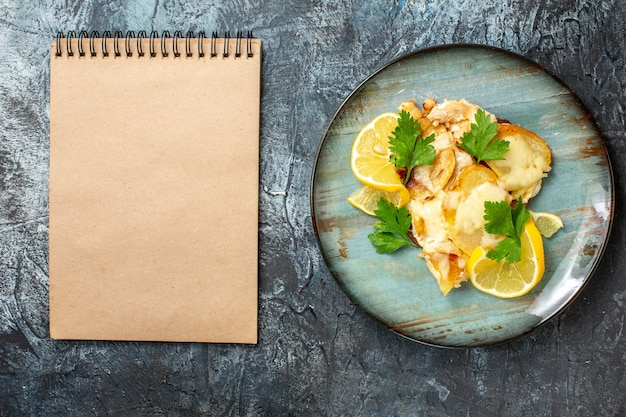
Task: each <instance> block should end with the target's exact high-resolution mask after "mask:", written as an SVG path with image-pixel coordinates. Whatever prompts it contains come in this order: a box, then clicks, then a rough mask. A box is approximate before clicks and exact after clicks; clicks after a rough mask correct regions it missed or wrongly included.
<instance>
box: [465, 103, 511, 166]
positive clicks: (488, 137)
mask: <svg viewBox="0 0 626 417" xmlns="http://www.w3.org/2000/svg"><path fill="white" fill-rule="evenodd" d="M475 119H476V123H472V124H471V125H470V128H471V131H470V132H465V134H464V135H463V137H462V138H461V143H460V144H459V146H460V147H461V148H463V149H465V150H466V151H467V152H469V153H470V154H472V155H473V156H474V157H475V158H476V163H477V164H479V163H480V162H481V161H494V160H499V159H504V154H505V153H507V151H508V150H509V142H508V141H506V140H501V139H495V136H496V134H497V133H498V123H497V122H492V121H491V117H490V116H489V115H488V114H487V113H486V112H485V111H484V110H483V109H478V111H477V112H476V116H475Z"/></svg>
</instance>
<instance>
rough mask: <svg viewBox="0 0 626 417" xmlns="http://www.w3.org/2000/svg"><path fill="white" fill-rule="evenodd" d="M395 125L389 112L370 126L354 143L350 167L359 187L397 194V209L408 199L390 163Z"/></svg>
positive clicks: (376, 118) (377, 118)
mask: <svg viewBox="0 0 626 417" xmlns="http://www.w3.org/2000/svg"><path fill="white" fill-rule="evenodd" d="M397 125H398V115H397V114H395V113H389V112H387V113H383V114H380V115H378V116H376V117H375V118H374V120H372V121H371V122H369V123H368V124H367V125H366V126H365V127H364V128H363V129H362V130H361V131H360V132H359V133H358V135H357V137H356V139H355V140H354V143H353V145H352V155H351V160H350V164H351V165H350V166H351V168H352V173H353V174H354V176H355V177H356V178H357V179H358V180H359V181H360V182H361V183H362V184H364V185H367V186H368V187H371V188H374V189H376V190H381V191H387V192H391V193H398V194H399V195H400V204H399V206H404V205H405V204H407V203H408V202H409V200H410V199H411V195H410V194H409V191H408V190H407V189H406V187H405V186H404V184H403V183H402V179H401V178H400V176H399V175H398V173H397V172H396V168H395V166H394V165H393V164H392V163H391V161H390V160H389V155H390V151H389V136H390V135H391V133H392V132H393V130H394V129H395V128H396V126H397Z"/></svg>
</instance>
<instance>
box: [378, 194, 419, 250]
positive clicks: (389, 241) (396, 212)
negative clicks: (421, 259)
mask: <svg viewBox="0 0 626 417" xmlns="http://www.w3.org/2000/svg"><path fill="white" fill-rule="evenodd" d="M374 214H375V215H376V216H377V217H378V218H379V219H380V220H379V221H377V222H376V223H374V233H371V234H370V235H369V236H368V237H369V239H370V241H371V242H372V245H373V246H374V247H375V248H376V252H378V253H392V252H395V251H397V250H398V249H400V248H401V247H403V246H413V247H415V248H417V247H418V246H417V245H416V244H415V243H414V242H413V241H412V240H411V238H409V235H408V233H409V229H410V228H411V213H409V210H407V208H406V207H400V208H398V207H396V206H395V205H394V204H393V203H390V202H388V201H387V200H385V199H384V198H380V199H379V200H378V209H377V210H374Z"/></svg>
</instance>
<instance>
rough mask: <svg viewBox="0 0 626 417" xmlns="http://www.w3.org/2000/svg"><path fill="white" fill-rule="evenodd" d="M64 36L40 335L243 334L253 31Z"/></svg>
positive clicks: (249, 265)
mask: <svg viewBox="0 0 626 417" xmlns="http://www.w3.org/2000/svg"><path fill="white" fill-rule="evenodd" d="M68 39H70V38H60V39H57V40H56V41H55V43H54V44H53V45H52V48H51V54H50V191H49V205H50V246H49V256H50V258H49V265H50V335H51V337H52V338H55V339H95V340H135V341H183V342H185V341H186V342H232V343H256V341H257V303H258V301H257V300H258V297H257V292H258V285H257V269H258V268H257V265H258V262H257V260H258V184H259V178H258V172H259V159H258V155H259V104H260V70H261V65H260V64H261V42H260V40H258V39H250V40H248V39H245V38H244V39H229V40H228V39H213V40H211V39H203V40H202V39H200V40H199V39H187V40H186V39H185V38H182V39H177V40H176V41H174V40H173V39H160V38H157V39H139V40H137V39H135V38H132V39H124V38H121V39H111V38H109V39H106V40H105V42H104V45H103V43H102V39H100V38H98V39H93V40H90V39H88V38H85V39H81V40H78V39H76V38H71V39H70V40H69V47H68ZM90 41H91V42H90ZM79 42H82V43H83V44H82V45H80V44H79ZM115 42H119V45H118V46H117V48H118V49H119V50H121V54H120V56H119V57H116V56H115V54H114V50H115V49H116V48H115ZM151 42H152V44H151ZM175 42H176V44H175ZM199 42H201V43H202V44H201V45H200V48H199V47H198V43H199ZM224 42H228V43H229V44H228V48H227V49H228V51H229V52H230V53H229V55H228V56H224V54H223V52H224ZM238 42H241V43H243V46H242V49H243V50H244V53H243V54H241V56H238V57H236V56H235V53H234V52H235V51H236V50H238V49H239V46H240V45H237V43H238ZM125 46H126V48H128V51H129V52H131V54H132V56H127V55H126V48H125ZM161 46H163V47H164V48H165V52H167V56H162V51H161ZM151 48H152V49H154V50H156V51H157V53H156V56H155V57H151V56H150V54H149V51H150V49H151ZM175 48H176V49H177V50H179V51H182V53H181V54H180V56H179V57H175V56H174V53H173V52H175ZM68 49H69V52H71V53H72V54H73V56H69V53H68ZM103 49H104V50H106V51H107V52H109V54H108V56H104V55H105V54H104V53H103V52H104V51H103ZM212 49H214V50H216V51H218V52H219V53H218V54H217V56H215V57H211V54H210V51H211V50H212ZM57 50H58V52H60V54H61V56H57ZM81 50H82V51H83V52H86V53H85V56H82V57H81V56H80V53H79V52H80V51H81ZM187 50H188V51H190V52H191V53H192V55H191V57H187V56H186V53H185V52H186V51H187ZM200 51H204V52H205V55H204V56H203V57H202V56H200V53H199V52H200ZM248 51H250V52H251V53H252V56H250V57H249V56H248V54H247V52H248ZM91 52H94V54H95V56H93V57H92V56H91ZM139 52H144V56H142V57H140V56H138V55H139Z"/></svg>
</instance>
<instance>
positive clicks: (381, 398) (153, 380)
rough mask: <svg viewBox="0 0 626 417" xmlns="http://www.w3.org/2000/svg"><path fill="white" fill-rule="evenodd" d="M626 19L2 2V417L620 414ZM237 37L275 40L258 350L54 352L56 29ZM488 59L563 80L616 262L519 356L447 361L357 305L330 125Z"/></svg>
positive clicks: (596, 8) (329, 1)
mask: <svg viewBox="0 0 626 417" xmlns="http://www.w3.org/2000/svg"><path fill="white" fill-rule="evenodd" d="M625 21H626V6H625V4H624V2H623V1H622V0H593V1H586V0H580V1H572V0H542V1H526V0H505V1H501V2H499V1H481V0H465V1H447V0H431V1H429V2H422V1H413V0H409V1H407V0H398V1H382V0H375V1H356V0H349V1H342V2H340V1H334V0H326V1H295V0H291V1H289V0H285V1H258V0H257V1H252V0H240V1H208V2H203V1H198V0H195V1H187V2H185V1H181V0H172V1H168V0H146V1H139V2H135V1H115V2H109V1H103V0H86V1H81V0H74V1H61V0H49V1H46V2H42V1H32V0H31V1H15V0H0V416H2V417H17V416H67V415H71V416H95V415H106V416H193V415H210V416H213V415H238V416H256V415H294V416H323V415H333V416H335V415H360V416H362V415H365V416H387V415H394V416H395V415H402V416H552V415H554V416H592V415H593V416H623V415H626V375H625V373H626V349H625V348H624V346H625V343H626V335H625V334H624V333H625V330H624V320H625V319H626V274H624V272H623V271H624V269H625V268H626V258H625V257H624V256H623V255H624V249H625V246H626V245H625V242H624V237H623V235H622V232H623V229H624V227H626V220H625V218H624V209H623V207H622V204H623V202H624V197H625V195H626V194H625V192H624V190H625V184H624V175H625V173H626V144H625V141H626V133H625V125H626V122H625V116H624V109H625V108H626V62H625V54H624V43H625V42H626V24H625V23H624V22H625ZM81 29H88V30H91V29H96V30H101V31H102V30H106V29H109V30H123V31H125V30H140V29H146V30H152V29H154V30H170V31H173V30H177V29H180V30H183V31H187V30H195V31H198V30H206V31H207V32H210V31H212V30H218V31H221V32H223V31H225V30H232V31H234V30H238V29H251V30H252V31H253V32H254V35H255V36H257V37H260V38H262V39H263V42H264V46H263V53H264V61H263V76H262V86H263V87H262V88H263V92H262V103H261V137H260V140H261V179H260V181H261V183H260V225H259V227H260V229H259V232H260V253H259V256H260V264H259V270H260V278H259V286H260V289H259V335H260V336H259V337H260V339H259V343H258V345H256V346H242V345H228V344H222V345H220V344H213V345H210V344H193V343H169V344H168V343H127V342H96V341H86V342H70V341H68V342H60V341H53V340H51V339H50V338H49V335H48V275H47V272H48V261H47V250H48V247H47V244H48V229H47V224H48V207H47V192H48V160H49V148H48V146H49V137H48V131H49V129H48V114H49V113H48V112H49V104H48V98H49V91H48V75H49V55H48V48H49V46H50V43H51V42H52V39H53V37H54V35H55V33H56V32H57V31H58V30H64V31H67V30H81ZM448 43H478V44H485V45H492V46H496V47H500V48H504V49H506V50H509V51H513V52H515V53H518V54H521V55H523V56H525V57H527V58H530V59H532V60H534V61H536V62H538V63H539V64H541V65H543V66H545V67H546V68H548V69H549V70H551V71H552V72H554V73H555V74H556V75H557V76H558V77H559V78H560V79H561V80H563V81H564V82H565V83H566V84H567V85H568V86H569V87H570V88H571V89H572V90H573V91H574V92H575V93H576V94H578V96H579V97H580V98H581V100H582V102H583V103H584V104H585V105H586V106H587V107H588V108H589V109H590V111H591V113H592V116H593V117H594V118H595V121H596V123H597V125H598V126H599V129H600V131H601V132H602V135H603V137H604V139H605V141H606V145H607V147H608V150H609V154H610V157H611V161H612V164H613V171H614V178H615V189H616V193H617V195H616V210H615V220H614V223H613V230H612V234H611V238H610V241H609V246H608V249H607V251H606V253H605V255H604V257H603V259H602V261H601V262H600V265H599V267H598V269H597V270H596V272H595V274H594V275H593V277H592V279H591V282H590V283H589V285H588V286H587V287H586V288H585V290H584V291H583V293H582V294H581V296H580V297H579V298H578V299H577V300H576V301H575V302H574V303H573V304H572V305H571V306H570V307H569V308H568V309H567V310H566V311H565V312H564V313H563V314H562V315H560V316H559V317H558V318H556V319H554V320H552V321H551V322H549V323H548V324H547V325H545V326H543V327H541V328H539V329H538V330H536V331H534V332H532V333H531V334H529V335H527V336H524V337H522V338H519V339H516V340H514V341H512V342H509V343H506V344H502V345H498V346H494V347H489V348H480V349H470V350H463V349H461V350H448V349H440V348H435V347H429V346H426V345H421V344H418V343H414V342H411V341H409V340H406V339H404V338H403V337H401V336H398V335H396V334H394V333H391V332H390V331H388V330H387V329H386V328H384V327H383V326H382V325H380V324H379V323H377V322H375V321H374V320H372V319H371V318H370V317H368V316H367V315H366V314H365V313H363V312H362V311H361V310H360V309H358V308H356V307H355V306H354V305H353V304H351V303H350V301H349V300H348V298H347V297H346V296H345V294H344V293H343V292H342V291H341V289H340V288H339V287H338V285H337V284H336V283H335V281H334V280H333V278H332V276H331V275H330V273H329V271H328V269H327V268H326V266H325V264H324V262H323V260H322V257H321V254H320V251H319V249H318V246H317V243H316V238H315V235H314V233H313V227H312V224H311V219H310V205H309V204H310V199H309V193H310V189H309V183H310V178H311V173H312V168H313V164H314V158H315V153H316V150H317V148H318V146H319V144H320V141H321V139H322V136H323V133H324V130H325V128H326V127H327V125H328V123H329V122H330V120H331V118H332V116H333V114H334V112H335V111H336V109H337V108H338V106H339V105H340V104H341V103H342V101H343V100H344V99H345V97H346V96H347V95H348V94H349V92H350V91H351V90H352V89H353V88H355V87H356V86H357V85H358V84H359V83H360V82H361V81H362V80H363V79H364V78H366V77H367V76H368V75H369V74H370V73H371V72H372V71H374V70H375V69H377V68H379V67H380V66H381V65H383V64H384V63H386V62H388V61H389V60H391V59H393V58H396V57H398V56H400V55H402V54H404V53H406V52H410V51H413V50H417V49H420V48H423V47H428V46H433V45H439V44H448Z"/></svg>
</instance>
